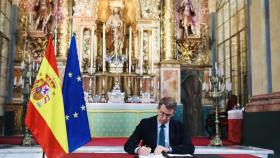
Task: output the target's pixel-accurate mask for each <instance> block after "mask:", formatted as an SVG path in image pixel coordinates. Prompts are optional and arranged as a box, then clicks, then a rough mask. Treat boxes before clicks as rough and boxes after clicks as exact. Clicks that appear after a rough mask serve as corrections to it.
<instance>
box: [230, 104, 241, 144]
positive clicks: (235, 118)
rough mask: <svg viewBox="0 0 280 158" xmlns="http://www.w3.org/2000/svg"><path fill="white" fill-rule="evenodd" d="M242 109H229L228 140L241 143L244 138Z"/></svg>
mask: <svg viewBox="0 0 280 158" xmlns="http://www.w3.org/2000/svg"><path fill="white" fill-rule="evenodd" d="M242 122H243V111H242V110H237V109H235V110H229V111H228V140H229V141H231V142H233V143H236V144H240V142H241V139H242Z"/></svg>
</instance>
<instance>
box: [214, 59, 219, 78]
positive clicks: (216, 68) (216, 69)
mask: <svg viewBox="0 0 280 158" xmlns="http://www.w3.org/2000/svg"><path fill="white" fill-rule="evenodd" d="M215 72H216V75H218V73H219V70H218V65H217V62H215Z"/></svg>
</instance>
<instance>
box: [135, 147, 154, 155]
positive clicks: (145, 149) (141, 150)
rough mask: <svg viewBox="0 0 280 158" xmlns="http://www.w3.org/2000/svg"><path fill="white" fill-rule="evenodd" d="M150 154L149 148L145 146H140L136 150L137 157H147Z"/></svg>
mask: <svg viewBox="0 0 280 158" xmlns="http://www.w3.org/2000/svg"><path fill="white" fill-rule="evenodd" d="M150 153H151V148H149V147H147V146H141V147H140V148H139V149H138V150H137V154H138V155H149V154H150Z"/></svg>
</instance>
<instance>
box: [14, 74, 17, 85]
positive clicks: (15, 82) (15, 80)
mask: <svg viewBox="0 0 280 158" xmlns="http://www.w3.org/2000/svg"><path fill="white" fill-rule="evenodd" d="M16 85H17V77H16V76H15V78H14V86H16Z"/></svg>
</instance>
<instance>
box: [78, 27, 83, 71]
mask: <svg viewBox="0 0 280 158" xmlns="http://www.w3.org/2000/svg"><path fill="white" fill-rule="evenodd" d="M80 31H81V39H80V42H81V43H80V51H79V59H80V61H79V62H80V69H81V66H82V61H83V56H82V54H83V43H84V39H83V38H84V37H83V35H84V27H81V30H80Z"/></svg>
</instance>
